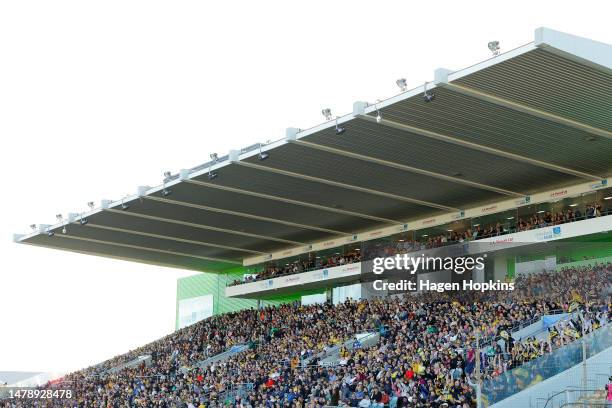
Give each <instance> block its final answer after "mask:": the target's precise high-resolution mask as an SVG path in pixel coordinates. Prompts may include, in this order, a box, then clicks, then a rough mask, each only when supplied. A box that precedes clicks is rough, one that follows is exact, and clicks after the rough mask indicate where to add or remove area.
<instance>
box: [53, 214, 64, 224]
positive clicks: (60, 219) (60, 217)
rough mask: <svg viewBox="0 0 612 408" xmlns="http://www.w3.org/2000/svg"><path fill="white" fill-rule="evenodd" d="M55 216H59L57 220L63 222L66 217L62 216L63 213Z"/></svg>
mask: <svg viewBox="0 0 612 408" xmlns="http://www.w3.org/2000/svg"><path fill="white" fill-rule="evenodd" d="M55 218H57V220H58V221H59V222H62V220H63V219H64V217H63V216H62V214H57V215H56V216H55Z"/></svg>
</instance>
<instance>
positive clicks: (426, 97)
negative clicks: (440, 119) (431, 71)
mask: <svg viewBox="0 0 612 408" xmlns="http://www.w3.org/2000/svg"><path fill="white" fill-rule="evenodd" d="M434 99H436V94H435V93H433V92H431V91H428V90H427V82H425V85H423V100H424V101H425V102H431V101H433V100H434Z"/></svg>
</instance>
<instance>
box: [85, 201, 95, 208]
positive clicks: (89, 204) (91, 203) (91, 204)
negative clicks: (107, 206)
mask: <svg viewBox="0 0 612 408" xmlns="http://www.w3.org/2000/svg"><path fill="white" fill-rule="evenodd" d="M87 205H88V206H89V208H91V209H92V210H93V209H94V207H95V206H96V205H95V204H94V202H93V201H90V202H88V203H87Z"/></svg>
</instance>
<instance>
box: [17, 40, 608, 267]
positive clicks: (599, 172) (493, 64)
mask: <svg viewBox="0 0 612 408" xmlns="http://www.w3.org/2000/svg"><path fill="white" fill-rule="evenodd" d="M608 47H609V46H608ZM555 51H556V50H555V49H551V48H550V47H541V48H538V47H536V46H533V45H529V46H525V47H522V50H519V51H516V50H515V51H514V54H513V55H511V56H506V57H504V56H503V55H502V56H500V57H497V58H494V59H492V60H489V61H485V62H484V63H482V64H479V66H476V67H470V69H469V72H467V73H462V72H461V71H458V72H455V73H450V75H448V82H444V81H442V82H438V83H437V84H436V85H435V86H430V89H432V90H433V92H434V93H435V100H434V101H432V102H430V103H425V102H424V101H423V98H422V90H417V91H414V92H411V91H408V92H405V93H403V94H401V95H399V96H397V97H394V98H392V99H391V100H389V101H386V102H383V103H380V104H379V105H380V106H375V107H374V109H372V107H370V109H368V110H367V111H366V112H364V114H354V115H349V117H346V118H342V120H341V123H342V126H343V127H345V129H346V131H345V132H344V133H343V134H341V135H337V134H336V131H335V125H334V123H328V124H326V125H322V126H319V127H318V128H315V129H313V130H309V131H304V132H300V133H298V134H297V137H296V138H295V139H293V140H290V139H288V140H283V141H281V142H276V143H273V144H271V145H267V146H263V147H262V149H263V151H266V152H267V153H269V157H268V158H267V160H265V161H260V160H259V159H258V156H257V154H246V155H243V156H241V157H240V160H239V161H230V160H226V161H223V162H219V163H216V164H215V165H214V167H213V169H214V171H215V172H216V173H217V174H218V177H217V178H215V179H213V180H209V177H208V166H206V165H204V166H200V168H199V170H198V171H193V172H192V173H191V175H190V176H189V177H188V179H182V180H173V181H171V182H169V183H168V184H167V188H168V190H170V191H171V194H169V195H167V196H164V195H163V194H162V192H161V190H162V189H161V188H158V189H153V190H151V191H149V192H148V193H147V194H141V195H140V197H136V196H135V197H131V198H129V199H127V200H126V201H124V202H125V204H129V208H128V209H121V207H120V206H116V205H115V206H112V205H111V206H110V208H106V209H100V210H95V211H92V212H91V213H88V214H87V221H88V222H87V224H86V225H81V224H80V223H79V222H78V221H77V220H76V219H73V220H72V221H74V222H71V223H70V225H68V226H67V229H66V234H62V233H61V230H62V227H63V225H61V224H58V225H55V226H52V227H51V228H50V230H51V231H53V232H55V234H54V235H53V236H49V235H48V234H47V233H46V232H44V231H39V232H37V233H34V234H29V235H27V236H24V237H23V238H22V239H21V240H20V241H21V242H23V243H27V244H34V245H39V246H45V247H50V248H57V249H64V250H70V251H76V252H83V253H90V254H94V255H101V256H106V257H116V258H121V259H127V260H131V261H138V262H145V263H152V264H158V265H165V266H174V267H178V268H184V269H193V270H198V271H202V270H207V271H222V270H225V269H228V268H231V267H232V266H236V265H241V264H242V259H243V258H245V257H249V256H253V255H257V254H266V253H271V252H274V251H279V250H282V249H284V248H288V247H294V246H296V245H302V244H303V245H307V244H309V243H312V242H315V241H319V240H324V239H328V238H332V237H336V236H340V235H349V234H354V233H358V232H360V231H365V230H368V229H372V228H377V227H381V226H387V225H392V224H400V223H403V222H406V221H410V220H413V219H417V218H422V217H428V216H433V215H437V214H441V213H448V212H449V211H456V210H458V209H464V208H469V207H475V206H477V205H480V204H484V203H490V202H494V201H499V200H503V199H505V198H508V197H519V196H523V195H527V194H533V193H536V192H538V191H543V190H546V189H551V188H555V187H559V186H563V185H570V184H572V183H579V182H582V181H587V180H596V179H598V178H602V177H607V176H610V175H611V174H612V160H611V158H612V115H611V114H610V113H611V112H612V74H611V69H612V67H610V66H597V64H593V63H592V61H583V60H580V59H579V58H572V56H571V55H570V56H568V55H566V54H563V53H560V52H555ZM480 66H481V67H480ZM377 111H379V112H380V114H381V116H382V118H383V120H382V121H381V122H380V123H378V122H377V121H376V120H375V119H373V118H374V117H375V116H376V115H377ZM258 152H259V150H258V149H255V152H254V153H258ZM251 153H253V152H251Z"/></svg>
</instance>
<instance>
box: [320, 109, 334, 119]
mask: <svg viewBox="0 0 612 408" xmlns="http://www.w3.org/2000/svg"><path fill="white" fill-rule="evenodd" d="M321 114H322V115H323V116H325V120H327V121H330V120H332V117H333V115H332V111H331V109H329V108H325V109H323V110H322V111H321Z"/></svg>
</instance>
